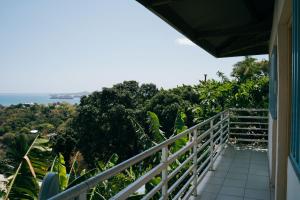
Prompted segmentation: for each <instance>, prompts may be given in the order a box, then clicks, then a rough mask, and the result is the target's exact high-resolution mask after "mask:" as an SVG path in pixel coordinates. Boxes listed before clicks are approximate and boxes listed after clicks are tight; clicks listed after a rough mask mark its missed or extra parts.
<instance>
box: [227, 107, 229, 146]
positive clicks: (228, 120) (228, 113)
mask: <svg viewBox="0 0 300 200" xmlns="http://www.w3.org/2000/svg"><path fill="white" fill-rule="evenodd" d="M227 115H228V122H227V123H228V124H227V125H228V128H227V135H228V141H229V137H230V109H229V110H228V111H227Z"/></svg>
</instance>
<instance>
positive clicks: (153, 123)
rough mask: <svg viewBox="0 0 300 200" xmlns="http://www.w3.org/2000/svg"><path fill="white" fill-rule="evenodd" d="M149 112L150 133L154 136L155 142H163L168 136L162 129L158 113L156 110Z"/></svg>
mask: <svg viewBox="0 0 300 200" xmlns="http://www.w3.org/2000/svg"><path fill="white" fill-rule="evenodd" d="M147 114H148V120H147V122H148V123H149V129H150V135H151V136H152V139H153V141H154V142H155V143H157V144H158V143H161V142H163V141H164V140H165V139H166V137H165V135H164V132H163V131H162V130H160V123H159V119H158V117H157V115H156V114H155V113H154V112H150V111H148V112H147Z"/></svg>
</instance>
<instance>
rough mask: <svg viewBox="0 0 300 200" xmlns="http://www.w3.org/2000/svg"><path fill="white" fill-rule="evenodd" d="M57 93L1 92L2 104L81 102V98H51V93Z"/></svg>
mask: <svg viewBox="0 0 300 200" xmlns="http://www.w3.org/2000/svg"><path fill="white" fill-rule="evenodd" d="M52 94H57V93H13V92H12V93H9V92H3V93H0V105H2V106H11V105H17V104H34V103H37V104H45V105H46V104H49V103H58V102H60V103H62V102H66V103H69V104H76V103H79V102H80V98H79V97H77V98H73V99H51V98H50V95H52Z"/></svg>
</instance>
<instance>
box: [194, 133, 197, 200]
mask: <svg viewBox="0 0 300 200" xmlns="http://www.w3.org/2000/svg"><path fill="white" fill-rule="evenodd" d="M197 140H198V135H197V129H195V130H194V131H193V142H194V145H193V165H194V166H193V167H194V168H193V176H194V178H193V187H194V189H193V190H194V191H193V196H197V180H198V175H197V147H198V141H197Z"/></svg>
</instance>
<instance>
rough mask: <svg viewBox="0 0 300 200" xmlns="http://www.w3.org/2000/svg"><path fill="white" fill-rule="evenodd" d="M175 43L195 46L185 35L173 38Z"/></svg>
mask: <svg viewBox="0 0 300 200" xmlns="http://www.w3.org/2000/svg"><path fill="white" fill-rule="evenodd" d="M175 42H176V44H178V45H183V46H196V45H195V43H193V42H192V41H191V40H189V39H187V38H186V37H182V38H177V39H176V40H175Z"/></svg>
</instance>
